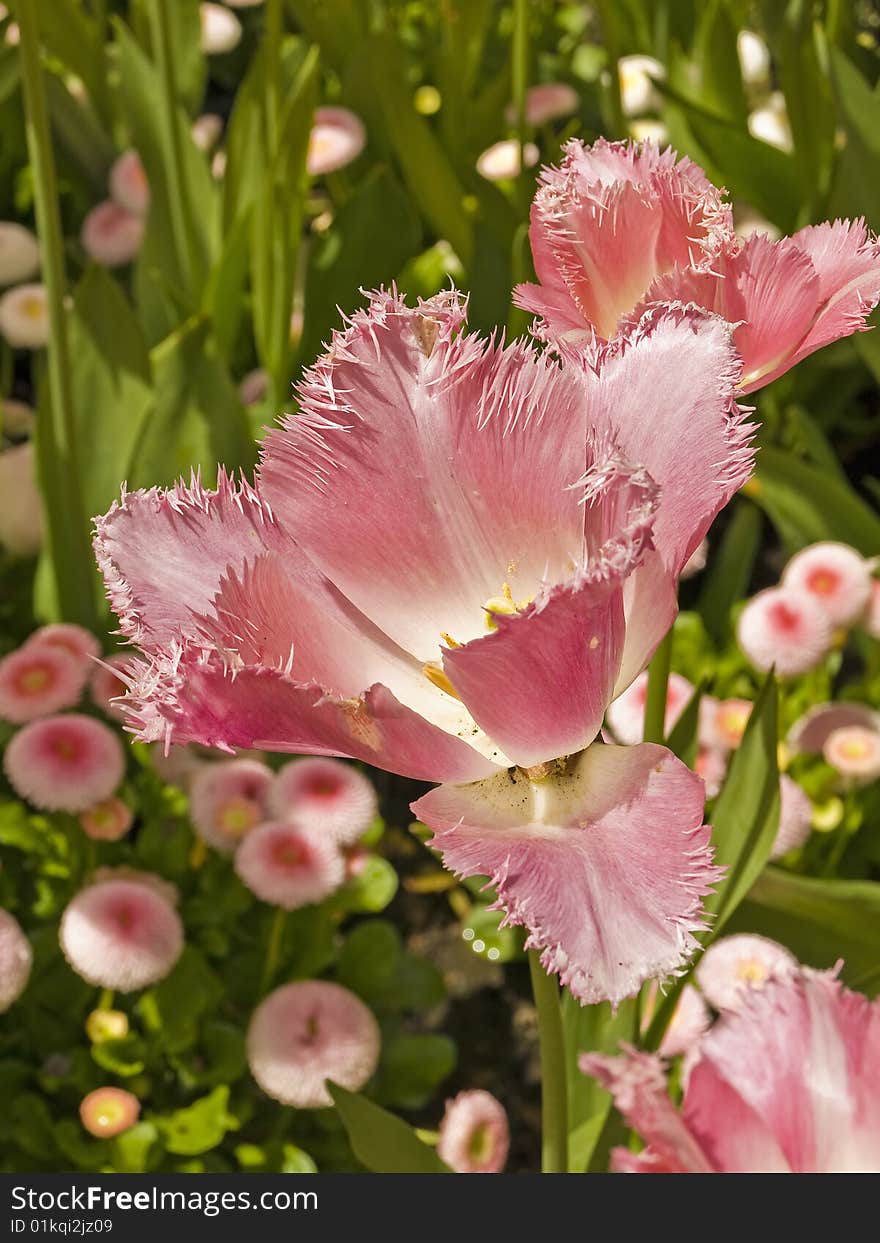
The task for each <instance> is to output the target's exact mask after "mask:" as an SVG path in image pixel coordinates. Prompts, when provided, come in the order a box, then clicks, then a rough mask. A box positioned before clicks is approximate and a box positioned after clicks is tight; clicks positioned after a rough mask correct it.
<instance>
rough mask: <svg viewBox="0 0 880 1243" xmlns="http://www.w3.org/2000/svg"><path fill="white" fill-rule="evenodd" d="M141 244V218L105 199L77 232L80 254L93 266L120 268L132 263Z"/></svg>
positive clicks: (142, 225)
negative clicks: (92, 261) (93, 261)
mask: <svg viewBox="0 0 880 1243" xmlns="http://www.w3.org/2000/svg"><path fill="white" fill-rule="evenodd" d="M143 240H144V218H143V216H136V215H134V213H133V212H130V211H126V209H125V208H124V207H120V205H119V204H118V203H116V202H114V200H113V199H105V200H104V202H103V203H98V204H97V205H96V206H95V207H93V208H92V209H91V211H90V212H89V213H88V215H87V216H86V218H85V220H84V221H83V225H82V230H81V232H80V241H81V242H82V247H83V250H84V251H85V252H86V254H87V255H88V256H89V258H90V259H94V260H95V262H96V263H103V264H104V266H105V267H108V268H119V267H122V266H123V264H126V263H131V261H132V259H133V258H134V257H135V255H136V254H137V253H138V251H139V250H140V248H141V245H142V244H143Z"/></svg>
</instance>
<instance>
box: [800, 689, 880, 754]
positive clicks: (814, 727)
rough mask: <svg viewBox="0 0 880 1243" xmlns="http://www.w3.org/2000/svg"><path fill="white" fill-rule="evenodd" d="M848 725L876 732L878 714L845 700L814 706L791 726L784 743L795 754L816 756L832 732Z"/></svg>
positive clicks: (878, 723) (879, 715) (879, 719)
mask: <svg viewBox="0 0 880 1243" xmlns="http://www.w3.org/2000/svg"><path fill="white" fill-rule="evenodd" d="M851 725H856V726H859V727H860V728H862V729H870V730H875V731H877V732H880V713H878V712H875V711H874V710H873V709H872V708H869V707H868V706H867V704H860V703H852V702H850V701H848V700H843V701H841V702H840V703H824V704H815V705H814V706H813V707H812V708H810V710H809V711H808V712H805V713H804V715H803V716H802V717H800V719H799V720H797V721H795V723H794V725H792V727H791V729H790V730H789V732H788V742H789V745H790V746H792V747H793V748H794V749H795V750H796V751H802V752H804V753H806V754H808V755H820V754H821V752H822V749H823V747H824V746H825V743H826V742H827V741H828V739H829V738H830V737H831V735H832V734H833V733H834V732H835V730H838V729H844V728H846V727H848V726H851Z"/></svg>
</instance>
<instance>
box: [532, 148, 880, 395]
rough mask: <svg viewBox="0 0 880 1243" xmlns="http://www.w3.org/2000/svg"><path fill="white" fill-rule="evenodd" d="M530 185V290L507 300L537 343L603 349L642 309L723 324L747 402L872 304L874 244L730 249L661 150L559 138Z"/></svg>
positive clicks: (879, 262) (714, 213) (726, 230)
mask: <svg viewBox="0 0 880 1243" xmlns="http://www.w3.org/2000/svg"><path fill="white" fill-rule="evenodd" d="M542 183H543V184H542V185H541V187H540V188H539V190H538V193H537V194H536V196H535V201H534V204H533V207H532V223H531V230H530V237H531V243H532V254H533V256H534V260H535V270H536V272H537V275H538V281H539V282H540V283H539V284H537V285H520V286H519V287H518V289H517V291H516V301H517V304H518V305H519V306H521V307H523V308H524V309H525V310H527V311H532V312H534V313H535V314H536V315H538V316H539V324H538V328H537V330H538V331H539V333H540V334H541V335H542V336H545V337H547V338H549V339H550V340H553V341H557V342H563V343H568V344H570V345H572V344H573V345H579V344H589V343H591V342H592V341H594V339H595V338H597V337H598V338H601V339H606V340H607V339H610V338H611V337H613V336H614V335H615V334H616V333H617V332H618V331H620V330H621V329H622V328H625V327H626V326H627V325H628V324H629V323H631V322H632V317H633V316H635V317H636V319H638V317H639V316H640V314H641V313H642V312H643V310H644V308H645V307H647V306H650V305H651V304H653V303H658V302H659V303H685V304H694V305H696V306H702V307H705V308H706V309H707V310H709V311H714V312H715V313H716V314H718V315H720V316H722V317H723V318H724V319H726V320H727V321H728V322H729V323H731V324H732V325H736V330H735V335H734V340H735V342H736V346H737V349H738V351H739V353H740V355H741V357H742V359H743V375H742V380H741V386H740V391H741V392H743V393H751V392H753V391H754V390H755V389H758V388H761V387H762V386H763V385H765V384H769V383H770V381H771V380H774V379H776V377H777V376H780V375H782V374H783V373H784V372H786V371H788V370H789V369H790V368H791V367H793V366H794V365H795V363H797V362H799V361H800V360H801V359H802V358H805V357H806V356H807V355H808V354H812V353H813V352H814V351H815V350H818V349H821V347H822V346H824V345H828V344H830V342H832V341H837V340H838V339H839V338H840V337H845V336H849V335H850V333H853V332H856V331H859V330H861V329H863V328H864V327H865V320H866V319H867V316H868V314H869V313H870V311H871V310H872V309H873V307H874V306H875V305H876V303H877V300H878V298H880V245H878V243H877V239H876V238H875V237H874V236H873V235H872V234H871V233H869V232H868V230H867V228H866V227H865V223H864V221H863V220H856V221H842V220H836V221H835V222H834V223H833V224H829V223H826V224H820V225H810V226H808V227H807V228H804V229H801V230H800V231H799V232H797V233H795V235H794V236H793V237H787V238H782V239H781V240H780V241H775V242H774V241H771V240H770V239H769V238H768V237H766V236H760V235H756V236H753V237H750V238H749V239H748V240H747V241H746V242H742V241H741V240H740V239H739V238H738V237H737V235H736V233H735V232H734V228H733V220H732V217H731V213H730V209H729V208H728V206H727V205H726V204H725V202H724V200H723V198H722V192H721V191H720V190H718V189H716V188H715V186H713V185H711V183H710V182H709V181H708V180H707V179H706V176H705V174H704V173H703V171H702V169H700V168H698V167H697V165H696V164H693V163H692V162H691V161H690V160H688V159H678V156H677V154H676V153H675V152H674V151H672V150H671V149H667V150H665V151H662V152H661V151H660V149H659V148H658V147H657V146H655V145H654V144H653V143H645V144H643V145H641V146H638V145H635V144H633V143H609V142H606V141H605V140H604V139H601V138H600V139H599V140H598V141H597V142H595V143H594V144H593V145H592V146H591V147H585V146H584V144H583V143H581V142H579V141H577V140H575V139H573V140H572V141H571V142H569V143H568V144H567V145H566V147H565V155H564V158H563V160H562V163H561V164H560V166H559V167H558V168H545V169H544V170H543V172H542Z"/></svg>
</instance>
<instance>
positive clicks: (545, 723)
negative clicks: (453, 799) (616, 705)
mask: <svg viewBox="0 0 880 1243" xmlns="http://www.w3.org/2000/svg"><path fill="white" fill-rule="evenodd" d="M588 476H589V478H586V477H585V480H584V500H585V509H586V511H587V514H586V519H587V537H588V544H589V543H591V542H592V541H593V540H595V542H596V543H597V544H598V548H597V551H596V554H595V556H594V557H592V558H591V560H590V562H589V563H588V565H587V567H586V568H585V569H584V570H583V571H581V572H580V573H579V574H577V575H576V576H575V577H574V578H573V579H571V580H570V581H569V582H567V583H565V584H564V585H561V586H557V587H552V588H548V589H545V590H543V591H542V592H541V593H540V594H539V596H538V597H537V599H536V600H535V602H534V603H533V604H530V605H529V606H528V607H527V608H525V609H524V610H522V611H521V612H515V613H513V614H512V615H510V614H506V613H503V612H499V613H498V614H497V615H495V616H494V618H493V622H494V625H495V630H494V633H492V634H489V635H486V636H485V637H483V638H480V639H475V640H473V641H472V642H471V643H468V644H467V645H465V646H464V647H456V648H452V649H450V650H448V651H444V653H443V667H444V670H445V671H446V673H447V674H448V676H449V680H450V682H451V683H452V686H453V687H454V688H455V690H456V692H457V693H458V695H459V696H460V697H461V698H462V699H463V700H464V702H465V704H466V705H467V707H468V709H469V710H470V712H471V714H472V716H473V718H474V720H475V721H476V722H477V724H478V725H479V726H481V727H482V729H484V730H485V732H486V733H487V734H488V735H489V736H490V737H491V738H493V739H495V741H496V742H497V743H498V744H499V745H500V746H501V748H502V749H503V751H504V753H505V754H506V755H507V756H508V757H509V759H511V760H512V761H513V762H514V763H516V764H521V765H524V766H528V765H531V764H537V763H540V762H541V761H543V760H546V759H548V758H551V757H553V756H557V755H568V754H571V753H573V752H575V751H580V750H582V749H583V747H585V746H586V745H587V744H588V743H590V742H592V740H593V739H594V738H595V737H596V734H597V733H598V732H599V728H600V726H601V724H602V717H603V716H604V713H605V707H606V705H607V703H608V700H609V698H610V697H611V694H612V691H613V689H614V684H615V681H616V679H617V675H618V671H619V667H620V660H621V654H622V651H623V644H624V638H625V628H624V617H623V593H622V590H621V585H622V582H623V581H624V580H625V578H626V577H627V576H628V575H629V574H630V573H631V572H632V570H633V568H634V567H635V566H636V565H637V564H638V563H639V561H640V560H641V558H642V555H643V552H644V550H645V548H646V547H647V546H648V545H649V541H650V533H651V520H652V518H653V514H654V510H655V507H656V493H657V490H656V487H655V486H654V484H653V482H652V480H651V479H650V477H649V476H647V474H646V473H645V472H639V471H633V470H628V469H627V468H626V467H625V466H624V465H623V464H622V463H620V462H608V463H603V464H601V465H600V466H598V467H597V468H596V469H595V474H591V472H588ZM591 511H594V512H591ZM609 528H610V529H611V530H614V531H616V532H617V534H616V535H615V536H611V537H610V538H606V537H607V536H608V534H609Z"/></svg>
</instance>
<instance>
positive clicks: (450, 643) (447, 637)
mask: <svg viewBox="0 0 880 1243" xmlns="http://www.w3.org/2000/svg"><path fill="white" fill-rule="evenodd" d="M440 638H441V639H442V640H443V642H444V643H445V644H446V646H447V647H461V644H460V643H459V641H458V639H453V637H452V635H451V634H447V633H446V631H445V630H441V631H440Z"/></svg>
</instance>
